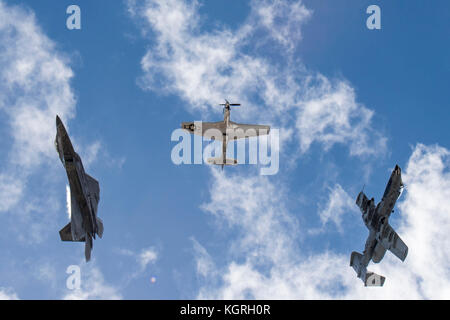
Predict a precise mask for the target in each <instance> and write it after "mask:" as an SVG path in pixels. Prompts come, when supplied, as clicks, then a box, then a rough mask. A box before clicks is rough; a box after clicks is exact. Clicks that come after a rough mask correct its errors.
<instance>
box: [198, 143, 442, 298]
mask: <svg viewBox="0 0 450 320" xmlns="http://www.w3.org/2000/svg"><path fill="white" fill-rule="evenodd" d="M215 174H219V173H215ZM403 180H404V182H405V184H406V186H407V191H406V196H405V197H404V198H403V199H400V202H399V204H398V209H397V210H396V211H395V215H393V220H392V222H391V224H392V225H393V226H394V227H396V221H400V222H399V224H400V226H398V227H396V230H397V233H398V234H399V235H400V236H401V237H402V239H403V240H404V241H405V242H406V244H407V245H408V246H409V254H408V257H407V258H406V261H405V262H403V263H402V262H401V261H400V260H398V259H397V258H396V257H395V256H393V255H392V254H390V253H387V254H386V256H385V258H384V259H383V261H382V262H381V263H380V264H373V263H372V264H370V265H369V270H371V271H374V272H377V273H379V274H382V275H384V276H386V278H387V280H386V283H385V285H384V287H382V288H366V287H364V286H363V283H362V282H361V281H360V280H359V279H357V278H356V274H355V273H354V271H353V269H352V268H350V267H349V260H350V257H349V256H347V255H342V254H336V253H331V252H329V251H326V252H322V253H314V254H311V255H304V254H303V253H302V252H303V251H305V249H306V250H307V248H305V247H302V246H301V245H299V247H296V246H295V245H294V244H295V243H296V242H298V243H300V244H301V243H302V242H301V235H302V232H303V230H302V229H301V228H300V229H299V230H297V231H296V230H295V229H296V228H294V229H293V228H292V227H291V224H287V225H284V224H281V223H280V219H279V217H283V218H282V219H281V220H285V221H289V220H293V219H294V216H293V215H292V214H291V213H290V212H289V211H287V210H286V209H285V208H283V198H284V196H283V194H282V192H281V195H280V190H279V188H275V186H274V185H273V184H272V183H270V182H269V181H268V180H266V179H264V178H262V177H256V178H254V180H253V181H250V182H246V179H245V178H243V177H235V176H232V177H228V176H225V175H222V176H221V177H220V179H215V181H214V184H213V188H212V190H211V201H210V202H209V203H208V204H206V205H205V206H204V208H205V209H206V210H208V211H209V212H211V213H213V214H215V215H216V216H217V217H218V219H220V221H221V222H222V223H223V222H225V224H227V225H229V226H232V227H233V228H236V229H237V230H238V234H239V236H238V237H236V239H235V240H234V241H232V243H231V244H230V252H232V254H228V260H227V261H228V262H227V264H226V266H225V267H217V266H214V268H212V267H210V266H209V267H208V268H204V267H202V266H203V265H204V263H199V264H198V273H199V274H200V275H202V276H203V277H204V278H205V279H206V280H207V281H206V282H205V284H204V285H203V286H202V287H201V288H200V290H199V296H198V297H199V298H208V299H209V298H215V299H245V298H256V299H273V298H277V299H335V298H338V299H402V298H403V299H449V297H450V270H449V268H448V266H449V265H450V255H449V253H448V248H449V245H450V235H449V233H448V230H449V227H450V209H449V208H450V202H449V201H450V200H449V199H450V151H449V150H447V149H445V148H442V147H439V146H424V145H421V144H418V145H417V146H416V148H415V149H414V151H413V154H412V156H411V158H410V159H409V162H408V164H407V166H406V169H405V170H404V174H403ZM231 186H232V187H233V189H232V190H233V192H232V193H231V192H230V190H231V188H230V187H231ZM263 190H265V191H266V192H263ZM274 212H276V214H274ZM352 218H353V217H352ZM239 221H241V223H239ZM361 227H362V228H363V227H364V226H363V223H362V221H361ZM343 228H344V233H345V232H347V233H348V232H352V230H349V229H345V226H344V227H343ZM363 246H364V244H363V243H361V244H360V246H359V248H358V246H357V247H355V248H349V250H348V251H349V252H350V251H352V250H359V249H360V248H363ZM302 249H303V250H302ZM196 252H197V257H198V259H199V261H204V259H205V256H206V257H208V253H207V252H206V250H204V248H203V250H196ZM207 260H208V265H210V264H212V263H213V262H212V261H211V259H210V258H208V259H207ZM212 270H214V271H212Z"/></svg>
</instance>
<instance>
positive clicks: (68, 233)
mask: <svg viewBox="0 0 450 320" xmlns="http://www.w3.org/2000/svg"><path fill="white" fill-rule="evenodd" d="M59 236H60V237H61V240H62V241H73V242H84V237H82V238H81V239H80V240H74V239H73V237H72V223H71V222H69V223H68V224H67V225H66V226H65V227H64V228H62V229H61V230H60V231H59Z"/></svg>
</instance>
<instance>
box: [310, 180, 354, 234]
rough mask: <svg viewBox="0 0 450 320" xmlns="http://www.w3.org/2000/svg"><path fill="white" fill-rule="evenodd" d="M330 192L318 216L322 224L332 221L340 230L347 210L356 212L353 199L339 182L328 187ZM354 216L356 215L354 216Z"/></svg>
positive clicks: (340, 230)
mask: <svg viewBox="0 0 450 320" xmlns="http://www.w3.org/2000/svg"><path fill="white" fill-rule="evenodd" d="M329 191H330V194H329V196H328V200H326V201H325V204H326V205H325V206H321V207H322V208H321V209H320V211H319V217H320V220H321V221H322V225H325V224H326V223H328V222H333V223H334V224H335V225H336V227H337V229H338V231H339V232H342V231H343V228H342V217H343V215H344V214H346V213H349V212H357V211H358V210H357V208H356V206H355V200H354V199H353V198H352V197H350V196H349V194H348V193H347V192H345V190H344V189H343V188H342V187H341V185H340V184H335V185H334V187H333V188H329ZM355 217H356V216H355Z"/></svg>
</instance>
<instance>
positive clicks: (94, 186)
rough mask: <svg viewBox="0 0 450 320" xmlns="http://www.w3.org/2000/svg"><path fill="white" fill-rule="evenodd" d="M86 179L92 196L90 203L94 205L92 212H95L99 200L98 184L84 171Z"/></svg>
mask: <svg viewBox="0 0 450 320" xmlns="http://www.w3.org/2000/svg"><path fill="white" fill-rule="evenodd" d="M86 181H87V184H88V188H89V191H90V194H91V196H93V199H92V198H91V200H92V205H93V206H94V208H93V209H94V212H95V213H97V207H98V202H99V201H100V185H99V183H98V181H97V180H95V179H94V178H92V177H91V176H90V175H88V174H87V173H86Z"/></svg>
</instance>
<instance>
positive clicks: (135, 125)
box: [0, 0, 450, 299]
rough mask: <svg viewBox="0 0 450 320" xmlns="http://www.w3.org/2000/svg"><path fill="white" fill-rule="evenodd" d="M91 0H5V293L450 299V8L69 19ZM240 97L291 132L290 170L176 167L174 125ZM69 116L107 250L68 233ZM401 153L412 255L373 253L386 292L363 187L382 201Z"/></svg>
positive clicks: (341, 5) (1, 22)
mask: <svg viewBox="0 0 450 320" xmlns="http://www.w3.org/2000/svg"><path fill="white" fill-rule="evenodd" d="M71 4H73V2H71V1H50V0H41V1H39V2H36V1H20V2H18V1H8V0H0V39H1V41H0V42H1V43H2V44H0V76H1V78H2V81H1V84H0V124H1V126H0V133H1V137H2V138H1V139H0V151H1V152H0V157H1V158H0V159H1V161H0V202H1V204H0V231H1V232H0V251H1V252H2V255H1V256H0V298H20V299H63V298H68V299H70V298H75V299H98V298H100V299H120V298H123V299H180V298H181V299H182V298H184V299H193V298H219V299H220V298H236V299H240V298H261V299H265V298H280V299H281V298H287V299H303V298H310V299H322V298H361V299H373V298H398V297H404V298H412V299H423V298H445V299H448V298H449V297H450V291H449V290H450V276H449V274H450V272H449V269H448V265H450V264H449V262H450V257H449V255H448V250H447V248H448V246H449V245H450V238H449V235H448V230H449V229H448V228H449V227H450V220H449V219H450V218H449V217H450V211H449V209H448V208H450V203H448V202H449V200H448V199H450V197H449V196H450V182H449V181H450V179H449V177H450V174H449V166H450V162H449V155H450V151H449V149H450V137H449V134H448V120H449V116H448V110H447V107H448V101H449V98H450V91H449V90H448V88H449V80H448V79H449V73H450V60H449V59H450V58H449V57H450V42H449V40H450V28H449V26H448V21H449V18H450V16H449V15H450V10H449V9H450V5H449V4H448V2H446V1H434V2H433V4H432V5H429V4H428V5H426V4H425V3H422V2H419V1H417V2H411V1H396V2H392V1H358V2H357V3H356V2H355V1H349V0H341V1H331V0H330V1H312V0H309V1H308V0H304V1H285V2H284V1H278V2H277V1H275V2H271V1H248V2H243V1H242V2H238V1H232V2H230V1H222V0H220V1H219V0H217V1H198V2H189V1H182V0H171V1H165V2H161V3H159V2H158V1H137V2H135V1H114V2H112V1H100V0H96V1H86V0H79V1H77V3H76V4H77V5H78V6H79V7H80V8H81V21H82V22H81V23H82V28H81V30H68V29H67V28H66V19H67V17H68V15H67V14H66V13H65V12H66V8H67V7H68V6H69V5H71ZM371 4H377V5H379V6H380V8H381V25H382V28H381V30H369V29H367V28H366V19H367V17H368V16H369V15H368V14H366V8H367V7H368V6H369V5H371ZM225 98H227V99H229V100H230V101H231V100H233V102H241V103H242V104H243V105H242V107H239V108H236V109H233V110H232V113H231V117H232V119H233V120H234V121H239V122H245V123H262V124H269V125H271V127H272V128H274V129H279V130H280V136H281V142H280V169H279V172H278V173H277V174H276V175H271V176H261V175H260V174H259V172H260V171H259V169H260V167H259V166H255V165H241V166H238V167H232V168H225V170H224V171H223V172H222V171H220V170H217V168H211V167H210V166H208V165H179V166H177V165H174V164H173V163H172V161H171V150H172V148H173V147H174V146H175V145H176V142H172V141H171V140H170V137H171V134H172V132H173V131H174V130H175V129H177V128H179V126H180V123H181V122H183V121H194V120H203V121H218V120H220V119H221V117H222V110H221V108H220V107H219V106H218V104H219V103H222V102H223V99H225ZM56 113H58V114H60V116H61V117H62V118H63V121H64V122H65V124H66V127H67V128H68V130H69V133H70V135H71V137H72V142H73V143H74V146H75V148H76V150H77V151H78V152H79V153H80V155H81V157H82V159H83V162H84V165H85V168H86V171H87V172H88V173H89V174H90V175H91V176H93V177H95V178H96V179H97V180H99V182H100V188H101V200H100V204H99V212H98V215H99V217H101V218H102V219H103V221H104V225H105V233H104V238H103V239H101V240H96V241H95V242H94V250H93V252H92V256H93V260H92V261H91V262H89V263H88V264H86V263H85V262H84V261H83V257H84V254H83V250H84V248H83V245H81V244H79V243H62V242H61V241H60V239H59V234H58V231H59V230H60V229H61V228H62V227H63V226H64V225H65V224H66V223H67V221H68V217H67V209H66V184H67V177H66V175H65V172H64V169H63V167H62V165H61V163H60V161H59V159H58V156H57V154H56V152H55V150H54V147H53V139H54V135H55V128H54V118H55V115H56ZM396 163H398V164H399V165H400V166H401V167H402V169H403V173H404V181H405V184H406V185H407V189H406V192H405V193H404V195H402V198H400V200H399V202H398V207H397V210H396V211H395V214H393V215H392V220H391V224H392V225H393V226H394V227H395V228H396V230H397V232H398V233H399V235H400V236H401V237H402V239H403V240H405V242H406V243H407V244H408V246H409V248H410V253H409V256H408V258H407V260H406V261H405V262H404V263H401V262H400V261H399V260H395V258H392V255H391V256H388V255H387V256H386V258H385V259H384V260H383V262H382V263H380V264H379V265H375V266H372V265H371V266H370V267H369V269H370V270H373V271H376V272H377V273H380V274H382V275H385V276H386V277H387V280H386V284H385V286H384V287H383V288H381V289H379V290H373V289H367V288H364V287H363V286H362V283H361V282H360V280H359V279H357V278H356V275H355V274H354V271H353V270H352V269H351V268H350V267H349V266H348V263H349V259H350V253H351V252H352V251H362V250H363V247H364V242H365V239H366V237H367V229H366V228H365V227H364V225H363V223H362V221H361V218H360V214H359V211H358V208H357V207H356V205H355V204H354V199H355V198H356V195H357V194H358V192H359V191H360V189H361V188H362V186H363V185H365V192H366V194H367V195H369V196H373V197H375V200H376V201H379V199H380V197H381V195H382V192H383V190H384V188H385V185H386V182H387V179H388V177H389V174H390V171H391V170H392V168H393V167H394V166H395V164H396ZM446 204H448V205H446ZM430 262H432V265H433V266H432V267H430V266H429V264H430ZM70 265H78V266H80V267H81V288H80V289H79V290H75V291H73V290H70V289H68V288H67V287H66V279H67V278H68V276H69V275H68V274H66V269H67V267H68V266H70ZM152 277H154V279H155V280H156V281H153V282H152V281H151V279H152Z"/></svg>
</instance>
